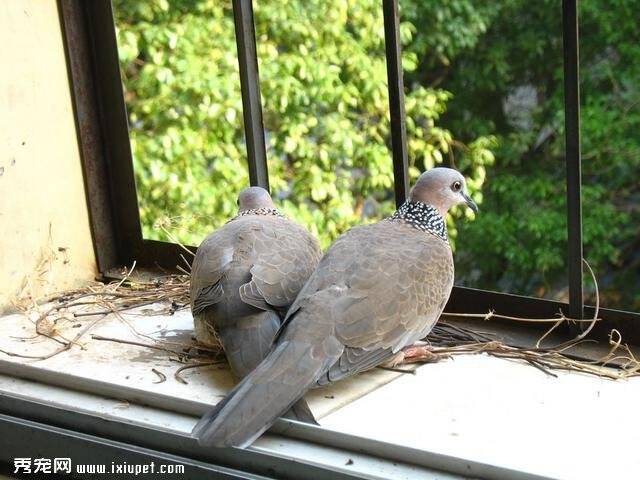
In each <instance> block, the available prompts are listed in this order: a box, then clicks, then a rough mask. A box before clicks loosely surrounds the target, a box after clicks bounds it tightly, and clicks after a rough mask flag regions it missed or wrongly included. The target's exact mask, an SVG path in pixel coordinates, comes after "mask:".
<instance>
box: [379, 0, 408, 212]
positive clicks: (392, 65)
mask: <svg viewBox="0 0 640 480" xmlns="http://www.w3.org/2000/svg"><path fill="white" fill-rule="evenodd" d="M382 11H383V15H384V42H385V49H386V57H387V83H388V88H389V116H390V120H391V149H392V152H393V182H394V190H395V198H396V207H399V206H400V205H402V204H403V203H404V202H405V200H406V199H407V196H408V195H409V164H408V160H407V128H406V124H405V118H406V117H405V112H404V80H403V71H402V44H401V43H400V15H399V14H398V0H382Z"/></svg>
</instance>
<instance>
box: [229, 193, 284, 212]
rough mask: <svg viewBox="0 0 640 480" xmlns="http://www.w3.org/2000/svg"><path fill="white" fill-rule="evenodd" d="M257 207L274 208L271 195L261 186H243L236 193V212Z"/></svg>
mask: <svg viewBox="0 0 640 480" xmlns="http://www.w3.org/2000/svg"><path fill="white" fill-rule="evenodd" d="M259 208H276V206H275V205H274V204H273V200H271V195H269V192H267V191H266V190H265V189H264V188H262V187H249V188H245V189H244V190H242V191H241V192H240V195H238V212H242V211H245V210H256V209H259Z"/></svg>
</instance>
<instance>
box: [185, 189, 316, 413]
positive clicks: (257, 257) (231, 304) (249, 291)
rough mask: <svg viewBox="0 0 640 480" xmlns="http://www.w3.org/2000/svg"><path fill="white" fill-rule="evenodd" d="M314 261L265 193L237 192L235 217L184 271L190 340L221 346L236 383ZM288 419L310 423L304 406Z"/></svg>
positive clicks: (308, 239)
mask: <svg viewBox="0 0 640 480" xmlns="http://www.w3.org/2000/svg"><path fill="white" fill-rule="evenodd" d="M319 260H320V247H319V245H318V241H317V240H316V239H315V237H314V236H313V235H311V234H310V233H309V232H308V231H307V230H305V229H304V228H303V227H301V226H299V225H297V224H296V223H294V222H292V221H290V220H289V219H287V218H286V217H285V216H284V215H282V214H281V213H280V212H279V211H278V210H277V209H276V207H275V205H274V203H273V200H272V199H271V196H270V195H269V193H268V192H267V191H266V190H264V189H263V188H260V187H250V188H247V189H245V190H243V191H242V192H241V193H240V195H239V197H238V214H237V215H236V216H235V217H234V218H232V219H231V220H229V221H228V222H227V223H226V224H225V225H224V226H223V227H222V228H220V229H219V230H217V231H216V232H214V233H212V234H211V235H209V236H208V237H207V238H206V239H205V240H204V241H203V242H202V244H201V245H200V247H199V248H198V251H197V252H196V256H195V259H194V261H193V265H192V267H191V284H190V291H191V311H192V314H193V321H194V327H195V335H196V339H197V340H198V341H199V342H200V343H202V344H204V345H216V344H217V343H218V342H220V343H221V344H222V347H223V349H224V352H225V355H226V357H227V360H228V362H229V366H230V367H231V371H232V373H233V374H234V375H235V376H236V377H237V378H238V379H240V378H243V377H244V376H246V375H247V374H248V373H249V372H251V371H252V370H253V369H254V368H255V367H256V366H257V365H258V364H259V363H260V362H261V361H262V359H263V358H264V357H265V356H266V355H267V353H268V352H269V349H270V348H271V345H272V343H273V340H274V338H275V335H276V333H277V332H278V329H279V328H280V324H281V323H282V320H283V318H284V315H285V313H286V312H287V309H288V308H289V306H290V305H291V304H292V303H293V301H294V300H295V298H296V296H297V295H298V292H299V291H300V289H301V288H302V287H303V285H304V284H305V282H306V281H307V279H308V278H309V276H310V275H311V273H312V272H313V270H314V269H315V268H316V265H317V264H318V261H319ZM291 416H292V417H293V418H296V419H299V420H304V421H309V422H314V420H313V416H312V414H311V412H310V411H309V410H308V407H306V404H304V402H300V403H299V404H298V405H297V406H296V408H294V411H293V413H292V414H291Z"/></svg>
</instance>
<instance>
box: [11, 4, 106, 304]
mask: <svg viewBox="0 0 640 480" xmlns="http://www.w3.org/2000/svg"><path fill="white" fill-rule="evenodd" d="M0 45H2V48H0V68H1V69H2V74H1V75H0V232H1V235H0V313H1V312H2V311H3V310H4V311H6V310H9V309H11V305H12V303H14V302H15V300H16V299H22V300H23V301H24V300H25V299H28V298H29V297H31V298H40V297H41V296H42V295H45V294H48V293H51V292H53V291H58V290H61V289H67V288H72V287H76V286H79V285H81V284H83V283H86V282H87V281H90V280H92V279H93V278H95V275H96V273H97V271H96V262H95V256H94V252H93V245H92V239H91V233H90V229H89V219H88V212H87V206H86V199H85V192H84V184H83V178H82V169H81V163H80V154H79V150H78V143H77V137H76V131H75V124H74V117H73V109H72V103H71V92H70V88H69V79H68V75H67V69H66V60H65V54H64V48H63V37H62V31H61V27H60V21H59V17H58V11H57V3H56V2H55V0H21V1H4V2H0Z"/></svg>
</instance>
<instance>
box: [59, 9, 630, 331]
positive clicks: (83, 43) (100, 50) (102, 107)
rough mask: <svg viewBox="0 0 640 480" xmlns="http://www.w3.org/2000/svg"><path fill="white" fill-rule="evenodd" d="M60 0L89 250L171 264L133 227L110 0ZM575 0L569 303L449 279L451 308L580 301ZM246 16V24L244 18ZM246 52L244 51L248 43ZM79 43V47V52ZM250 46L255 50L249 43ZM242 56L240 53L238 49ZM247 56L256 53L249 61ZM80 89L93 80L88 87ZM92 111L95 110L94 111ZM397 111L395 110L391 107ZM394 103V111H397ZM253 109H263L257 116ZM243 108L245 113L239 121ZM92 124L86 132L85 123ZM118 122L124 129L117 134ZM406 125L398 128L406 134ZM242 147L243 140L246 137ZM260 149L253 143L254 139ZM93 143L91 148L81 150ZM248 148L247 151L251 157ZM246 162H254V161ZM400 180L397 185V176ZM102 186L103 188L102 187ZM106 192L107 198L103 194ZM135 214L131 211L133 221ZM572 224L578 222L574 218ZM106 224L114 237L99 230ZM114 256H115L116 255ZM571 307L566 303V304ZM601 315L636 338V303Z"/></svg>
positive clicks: (393, 61)
mask: <svg viewBox="0 0 640 480" xmlns="http://www.w3.org/2000/svg"><path fill="white" fill-rule="evenodd" d="M58 1H59V3H60V5H61V17H62V18H61V21H62V25H63V31H64V32H65V39H66V50H67V55H68V59H69V60H68V61H69V74H70V78H71V79H72V89H73V92H72V93H73V99H74V103H75V107H76V115H77V117H78V119H77V122H78V139H79V143H80V145H81V147H82V148H81V152H83V162H84V164H85V165H84V168H85V182H86V188H87V192H88V202H89V204H90V205H89V206H90V211H92V212H99V211H100V210H101V209H103V210H104V209H105V208H106V209H110V210H111V212H109V213H110V214H111V215H112V217H113V223H114V226H113V228H112V229H111V228H109V226H108V225H106V224H104V222H103V220H104V219H103V218H101V216H100V215H92V217H91V222H92V231H93V234H94V236H93V239H94V244H95V248H96V250H99V251H106V249H108V248H110V247H113V244H114V243H115V244H116V246H118V247H119V248H118V252H117V253H118V255H117V258H116V260H117V263H115V261H114V260H112V259H107V260H108V261H103V262H101V264H100V270H101V271H102V272H106V271H108V268H109V267H121V266H122V265H130V264H131V260H132V259H136V260H137V261H138V265H140V266H145V265H146V266H162V267H166V268H173V269H175V267H176V265H178V264H181V263H182V259H181V258H180V255H181V254H183V253H184V252H183V250H182V249H181V247H180V246H178V245H175V244H172V243H168V242H159V241H154V240H145V239H142V238H141V235H140V233H139V232H140V223H139V214H138V205H137V197H136V195H135V183H134V181H133V178H134V177H133V168H132V162H131V150H130V148H131V147H130V144H129V139H128V136H127V135H126V132H127V130H126V126H127V123H126V112H125V111H124V102H123V101H122V84H121V80H120V75H119V65H118V58H117V45H116V41H115V25H114V21H113V14H112V9H111V4H110V1H109V0H95V1H93V2H84V1H82V0H58ZM576 6H577V5H576V1H575V0H564V3H563V13H564V18H565V21H564V24H563V28H564V30H563V35H564V38H565V48H564V51H565V54H564V58H565V67H566V68H567V71H566V73H565V76H566V78H565V92H566V101H567V104H566V113H567V147H568V151H567V187H568V188H567V190H568V192H567V195H568V200H569V202H568V210H567V214H568V216H569V217H570V220H569V223H568V228H569V249H570V250H569V255H570V257H571V258H570V259H569V267H570V285H571V286H572V287H571V288H572V293H571V302H572V307H571V306H568V305H566V304H564V303H559V302H554V301H549V300H543V299H537V298H532V297H524V296H518V295H512V294H507V293H500V292H492V291H485V290H478V289H472V288H464V287H454V289H453V292H452V294H451V298H450V299H449V303H448V304H447V306H446V311H449V312H467V313H486V312H487V310H488V309H489V308H492V309H495V310H497V311H498V312H499V313H503V314H505V315H515V316H527V317H532V316H537V317H551V316H554V315H555V314H556V313H557V312H558V310H559V309H562V310H563V311H564V312H565V313H566V314H569V315H572V316H579V315H576V312H578V313H579V312H580V310H581V309H582V294H581V288H582V282H581V277H582V275H581V270H582V265H581V263H580V262H581V258H582V252H581V249H582V245H581V235H580V227H581V222H580V155H579V145H580V143H579V94H578V68H577V60H578V48H577V43H578V29H577V23H576V19H577V9H576ZM234 7H236V17H238V16H240V17H242V18H244V21H243V22H241V23H242V25H243V27H242V29H240V30H238V31H236V36H240V37H243V38H241V39H238V41H237V42H238V45H239V61H240V63H241V65H242V63H243V62H244V63H245V64H247V65H248V67H247V79H246V80H247V82H248V83H247V84H250V83H251V82H255V84H256V85H255V87H256V88H254V90H253V97H252V98H253V104H251V105H252V108H253V111H254V113H255V112H256V111H257V112H259V113H257V114H255V115H253V116H252V114H251V113H250V112H249V111H248V110H247V109H245V110H246V111H245V117H248V118H249V119H252V120H251V121H250V122H248V124H249V125H253V124H254V123H256V118H261V112H260V102H259V101H258V100H259V99H260V96H259V94H258V92H259V85H258V82H259V78H258V71H257V66H256V67H255V68H254V70H253V75H251V74H248V71H249V69H250V65H251V64H253V65H254V66H255V65H257V59H256V56H255V52H256V49H255V30H254V27H252V26H251V22H249V21H248V18H250V17H251V16H252V12H251V9H250V7H251V2H250V0H234ZM382 7H383V9H384V10H383V13H384V14H385V42H386V46H387V62H388V63H387V65H388V69H389V70H390V72H389V73H388V76H389V90H390V92H389V93H390V114H391V125H392V133H391V135H392V148H393V152H394V157H393V158H394V174H395V179H396V202H398V203H400V202H401V201H403V200H404V198H405V196H406V191H407V189H408V181H406V180H405V178H406V177H405V175H406V166H405V165H406V164H405V159H406V133H404V132H403V129H402V126H403V125H402V122H404V114H403V113H402V109H403V87H402V70H401V68H400V67H401V56H400V42H399V35H398V32H399V21H398V20H399V19H398V13H397V11H398V10H397V8H398V0H382ZM247 25H249V27H247ZM247 51H248V53H243V52H247ZM83 52H84V53H83ZM252 52H253V53H252ZM241 57H242V58H241ZM252 62H253V63H252ZM87 89H92V90H93V92H90V93H91V95H87ZM244 98H248V92H247V91H246V88H245V87H243V99H244ZM92 112H93V114H92ZM394 112H396V113H394ZM398 112H399V113H398ZM256 115H260V117H256ZM246 120H247V118H245V121H246ZM91 125H93V126H94V127H95V126H96V125H97V128H94V130H93V131H94V132H97V133H96V134H94V135H92V134H91V131H90V130H89V128H88V127H89V126H91ZM246 125H247V123H245V126H246ZM258 125H259V126H258V130H259V133H258V134H256V133H255V132H256V131H257V130H255V129H253V127H247V128H251V130H250V131H249V132H246V135H247V137H248V140H247V142H248V143H249V141H254V142H255V143H254V145H255V144H262V145H264V133H263V128H262V126H261V125H262V121H261V120H260V121H259V122H258ZM123 132H124V134H123ZM403 133H404V138H403ZM248 148H249V145H248ZM257 148H258V149H259V148H260V147H257ZM87 152H89V153H91V152H93V156H91V155H88V153H87ZM249 157H250V159H249V165H250V168H254V169H255V172H254V176H255V178H254V179H252V183H253V184H260V182H261V181H263V182H264V183H263V185H264V184H267V182H268V179H267V177H266V161H265V160H264V156H263V157H262V159H263V160H261V161H260V160H258V159H257V157H256V156H255V155H254V156H251V154H249ZM252 158H253V160H252ZM252 165H253V167H252ZM100 166H102V167H103V169H106V171H107V177H108V182H107V183H108V189H106V190H107V191H106V192H100V193H101V194H96V192H95V191H94V190H95V184H96V182H94V181H92V180H91V177H92V176H95V175H100V171H101V169H100V168H97V167H100ZM260 168H262V169H263V172H264V173H265V175H264V177H263V178H264V180H260V179H259V178H258V177H259V174H258V170H259V169H260ZM403 182H404V185H402V183H403ZM102 193H104V194H102ZM105 198H106V199H107V200H108V201H107V202H105ZM134 220H135V221H134ZM576 225H577V228H576ZM109 231H111V232H112V235H111V237H109V236H108V235H102V234H100V232H109ZM111 257H114V256H113V255H112V256H111ZM568 308H569V309H568ZM584 314H585V315H586V316H591V315H593V307H586V308H584ZM600 316H601V317H602V319H603V320H604V321H603V322H602V323H601V324H600V325H598V326H596V328H595V329H594V334H597V335H598V336H599V337H601V338H603V339H606V338H607V337H606V334H607V333H608V330H609V329H610V328H617V329H618V330H620V331H621V332H622V334H623V335H624V336H625V339H626V341H629V342H632V343H640V312H628V311H627V312H625V311H620V310H612V309H605V308H601V309H600Z"/></svg>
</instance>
